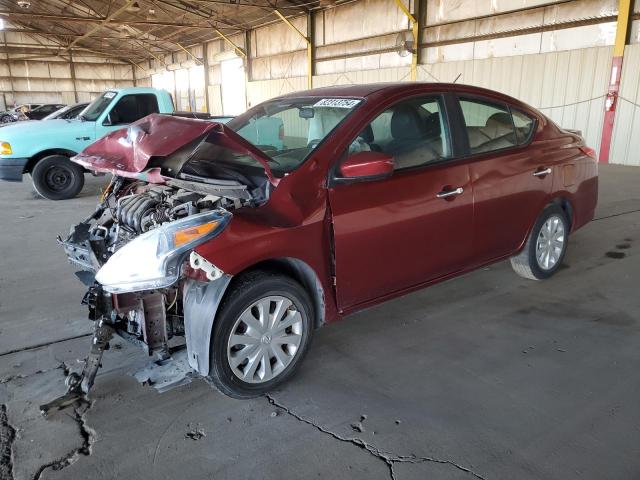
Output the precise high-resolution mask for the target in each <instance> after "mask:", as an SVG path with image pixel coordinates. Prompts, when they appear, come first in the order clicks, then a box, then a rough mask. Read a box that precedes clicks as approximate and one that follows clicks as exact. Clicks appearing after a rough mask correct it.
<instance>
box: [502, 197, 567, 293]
mask: <svg viewBox="0 0 640 480" xmlns="http://www.w3.org/2000/svg"><path fill="white" fill-rule="evenodd" d="M568 234H569V221H568V220H567V216H566V214H565V213H564V211H563V210H562V208H560V207H559V206H557V205H550V206H548V207H547V208H545V209H544V210H543V212H542V215H540V217H539V218H538V221H537V222H536V224H535V225H534V226H533V229H532V230H531V233H530V234H529V238H527V243H526V244H525V246H524V248H523V249H522V251H521V252H520V254H518V255H516V256H515V257H511V266H512V267H513V269H514V270H515V272H516V273H517V274H518V275H520V276H521V277H524V278H528V279H531V280H543V279H545V278H549V277H550V276H551V275H553V274H554V273H555V272H556V271H557V270H558V269H559V268H560V265H561V264H562V260H563V258H564V254H565V252H566V250H567V241H568Z"/></svg>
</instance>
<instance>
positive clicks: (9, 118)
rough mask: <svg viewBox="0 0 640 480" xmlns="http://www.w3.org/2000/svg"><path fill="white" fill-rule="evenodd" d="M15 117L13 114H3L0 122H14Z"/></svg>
mask: <svg viewBox="0 0 640 480" xmlns="http://www.w3.org/2000/svg"><path fill="white" fill-rule="evenodd" d="M13 121H14V120H13V117H12V116H11V115H2V116H0V123H11V122H13Z"/></svg>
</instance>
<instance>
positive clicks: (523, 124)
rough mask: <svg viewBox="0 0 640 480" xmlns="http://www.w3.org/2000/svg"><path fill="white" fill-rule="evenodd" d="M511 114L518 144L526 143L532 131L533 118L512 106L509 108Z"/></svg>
mask: <svg viewBox="0 0 640 480" xmlns="http://www.w3.org/2000/svg"><path fill="white" fill-rule="evenodd" d="M511 114H512V115H513V125H514V126H515V127H516V140H517V141H518V145H522V144H523V143H527V142H528V141H529V138H530V137H531V134H532V133H533V126H534V124H535V122H534V121H533V118H531V117H530V116H529V115H527V114H526V113H522V112H521V111H519V110H516V109H514V108H512V109H511Z"/></svg>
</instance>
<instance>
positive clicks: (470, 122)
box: [460, 99, 518, 153]
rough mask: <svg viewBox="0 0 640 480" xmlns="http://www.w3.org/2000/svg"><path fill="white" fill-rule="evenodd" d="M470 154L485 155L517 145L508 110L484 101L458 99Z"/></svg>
mask: <svg viewBox="0 0 640 480" xmlns="http://www.w3.org/2000/svg"><path fill="white" fill-rule="evenodd" d="M460 107H461V108H462V114H463V116H464V123H465V126H466V130H467V137H468V139H469V148H470V151H471V153H485V152H492V151H494V150H502V149H503V148H508V147H513V146H515V145H517V144H518V142H517V140H516V132H515V128H514V126H513V120H512V118H511V113H510V112H509V110H508V109H507V108H506V107H505V106H503V105H500V104H494V103H490V102H487V101H484V100H471V99H460Z"/></svg>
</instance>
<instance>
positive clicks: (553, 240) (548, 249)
mask: <svg viewBox="0 0 640 480" xmlns="http://www.w3.org/2000/svg"><path fill="white" fill-rule="evenodd" d="M565 240H566V237H565V232H564V223H563V222H562V219H561V218H560V217H558V216H557V215H552V216H551V217H549V218H548V219H547V221H546V222H544V225H542V228H541V229H540V233H539V234H538V241H537V242H536V260H537V261H538V266H539V267H540V268H541V269H543V270H551V269H552V268H553V267H554V266H555V265H556V263H558V260H560V255H562V250H563V249H564V242H565Z"/></svg>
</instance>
